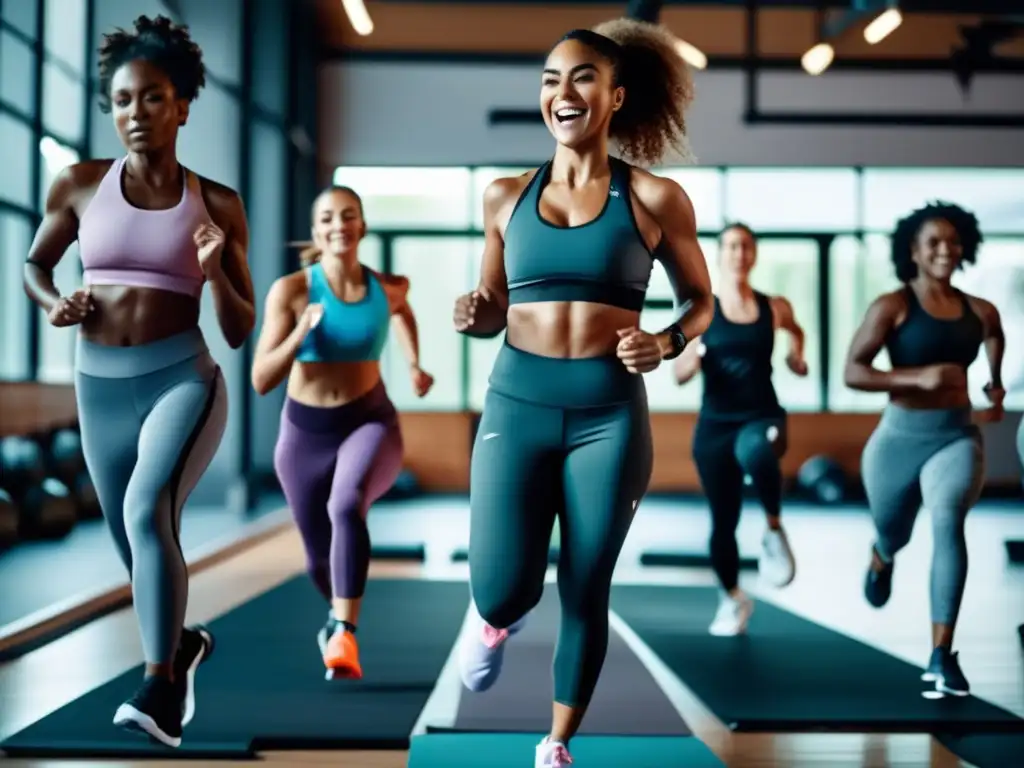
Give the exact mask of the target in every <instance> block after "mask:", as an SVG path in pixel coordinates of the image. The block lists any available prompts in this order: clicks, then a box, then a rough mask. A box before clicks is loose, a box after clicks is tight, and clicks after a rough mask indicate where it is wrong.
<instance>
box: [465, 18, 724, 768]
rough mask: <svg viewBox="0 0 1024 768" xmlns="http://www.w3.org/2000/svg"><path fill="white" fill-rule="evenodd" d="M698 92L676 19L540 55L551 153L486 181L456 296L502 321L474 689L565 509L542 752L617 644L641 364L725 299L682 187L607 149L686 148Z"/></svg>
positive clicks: (645, 443)
mask: <svg viewBox="0 0 1024 768" xmlns="http://www.w3.org/2000/svg"><path fill="white" fill-rule="evenodd" d="M691 98H692V80H691V76H690V73H689V71H688V69H687V67H686V64H685V63H684V62H683V60H682V59H681V58H680V57H679V55H678V54H677V53H676V52H675V48H674V39H673V38H672V36H671V35H670V34H669V33H668V32H666V31H665V30H663V29H662V28H661V27H657V26H654V25H651V24H645V23H642V22H636V21H626V20H619V21H613V22H609V23H606V24H602V25H601V26H599V27H598V28H596V29H595V30H574V31H572V32H570V33H568V34H567V35H565V37H564V38H563V39H562V40H561V41H560V42H559V43H558V45H556V46H555V48H554V49H553V50H552V51H551V53H550V54H549V55H548V59H547V62H546V63H545V66H544V71H543V73H542V74H541V96H540V104H541V111H542V113H543V115H544V120H545V122H546V124H547V126H548V130H549V131H550V132H551V134H552V135H553V136H554V138H555V140H556V142H557V148H556V150H555V155H554V158H553V159H552V160H551V161H550V162H547V163H545V164H544V165H543V166H542V167H541V168H540V169H539V170H537V171H534V172H531V173H527V174H524V175H523V176H520V177H518V178H505V179H499V180H497V181H495V182H494V183H492V184H491V185H490V186H489V187H488V189H487V190H486V192H485V193H484V214H485V226H484V228H485V230H486V245H485V249H484V256H483V263H482V266H481V278H480V283H479V286H478V287H477V289H476V290H475V291H473V292H472V293H470V294H468V295H466V296H463V297H461V298H460V299H459V300H458V301H457V303H456V307H455V327H456V329H457V330H458V331H460V332H462V333H465V334H467V335H471V336H479V337H491V336H495V335H497V334H498V333H500V332H501V331H502V330H505V331H506V336H505V344H504V346H503V347H502V349H501V351H500V353H499V354H498V358H497V360H496V362H495V365H494V369H493V371H492V373H491V378H490V387H489V390H488V393H487V399H486V401H485V405H484V409H483V417H482V419H481V422H480V425H479V428H478V431H477V437H476V444H475V446H474V449H473V456H472V464H471V471H470V541H469V567H470V584H471V589H472V598H473V606H472V613H471V616H470V619H471V620H470V621H469V622H467V630H466V633H465V634H464V635H463V637H462V639H461V641H460V650H459V654H460V668H461V672H462V678H463V681H464V683H465V685H466V686H467V687H469V688H470V689H472V690H476V691H480V690H484V689H486V688H488V687H489V686H490V685H492V684H493V682H494V681H495V679H497V676H498V672H499V670H500V668H501V659H502V653H503V648H504V643H505V641H506V640H507V639H508V638H509V636H510V635H512V634H515V632H516V631H518V628H519V627H521V626H522V621H523V619H524V617H525V616H526V615H527V613H528V612H529V611H530V610H531V609H532V608H533V607H534V606H535V605H536V604H537V602H538V601H539V600H540V597H541V594H542V592H543V589H544V576H545V573H546V571H547V556H548V546H549V544H550V542H551V530H552V526H553V524H554V521H555V519H556V518H557V519H558V520H559V523H560V529H561V532H562V538H561V551H562V555H561V560H560V562H559V565H558V593H559V596H560V598H561V604H562V618H561V625H560V633H559V638H558V647H557V650H556V652H555V659H554V699H555V703H554V706H553V711H552V726H551V731H550V733H549V735H548V736H546V737H545V738H544V739H543V740H542V741H541V743H540V744H539V745H538V746H537V748H536V753H535V757H534V765H535V766H536V767H537V768H556V766H566V765H568V764H569V763H570V762H571V758H570V757H569V752H568V745H569V740H570V738H571V737H572V736H573V734H575V733H576V731H577V729H578V728H579V726H580V723H581V721H582V719H583V715H584V712H585V711H586V708H587V705H588V704H589V702H590V698H591V695H592V694H593V691H594V687H595V685H596V683H597V679H598V676H599V674H600V671H601V667H602V665H603V663H604V657H605V653H606V650H607V644H608V602H609V594H610V589H611V578H612V571H613V569H614V567H615V562H616V560H617V558H618V555H619V551H620V549H621V547H622V544H623V541H624V540H625V538H626V533H627V532H628V530H629V526H630V523H631V521H632V518H633V515H634V514H635V511H636V508H637V505H638V504H639V502H640V500H641V499H642V498H643V496H644V493H645V492H646V490H647V484H648V482H649V480H650V474H651V465H652V445H651V434H650V421H649V416H648V412H647V398H646V393H645V389H644V383H643V377H642V376H641V375H640V374H643V373H646V372H648V371H653V370H654V369H656V368H657V367H658V366H659V364H660V363H661V361H662V360H665V359H670V358H672V357H675V356H677V355H678V354H679V353H680V352H682V350H683V348H684V347H685V346H686V340H687V339H692V338H694V337H695V336H699V335H700V334H701V333H703V332H704V330H705V329H706V328H707V325H708V323H709V322H710V320H711V314H712V312H713V304H712V298H711V286H710V280H709V277H708V271H707V264H706V262H705V260H704V255H703V254H702V253H701V250H700V246H699V245H698V243H697V228H696V223H695V220H694V213H693V206H692V204H691V203H690V200H689V198H688V197H687V195H686V193H685V192H684V191H683V190H682V189H681V188H680V187H679V186H678V185H677V184H676V183H675V182H673V181H670V180H668V179H664V178H659V177H657V176H654V175H652V174H650V173H648V172H646V171H642V170H638V169H636V168H634V167H632V166H631V165H629V164H627V163H626V162H623V161H622V160H618V159H615V158H611V157H609V154H608V141H609V138H612V139H614V140H616V141H617V143H618V144H619V147H620V149H621V151H622V154H623V155H625V156H627V157H629V158H631V159H633V160H634V161H637V162H639V163H642V164H644V165H655V164H657V163H658V162H659V161H660V160H661V158H662V157H663V155H665V154H666V151H667V150H669V149H672V148H675V149H677V150H682V153H684V154H685V149H686V126H685V119H684V114H685V109H686V107H687V106H688V105H689V103H690V101H691ZM654 259H659V260H660V261H661V262H662V264H663V265H664V267H665V270H666V272H667V273H668V275H669V278H670V279H671V281H672V284H673V286H674V287H675V293H676V297H675V298H676V305H677V306H678V307H685V311H682V312H680V314H679V315H678V319H677V321H676V322H675V323H673V324H672V325H671V326H670V327H668V328H666V329H664V330H661V331H657V332H653V333H650V332H646V331H642V330H640V328H639V326H638V323H639V317H640V310H641V308H642V307H643V302H644V296H645V294H646V291H647V285H648V280H649V277H650V274H651V269H652V266H653V261H654ZM485 762H486V761H485Z"/></svg>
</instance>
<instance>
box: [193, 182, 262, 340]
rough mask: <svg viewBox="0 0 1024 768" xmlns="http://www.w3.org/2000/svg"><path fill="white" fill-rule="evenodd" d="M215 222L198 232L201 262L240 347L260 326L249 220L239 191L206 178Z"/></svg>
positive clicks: (227, 332)
mask: <svg viewBox="0 0 1024 768" xmlns="http://www.w3.org/2000/svg"><path fill="white" fill-rule="evenodd" d="M203 186H204V189H203V191H204V195H203V199H204V200H205V202H206V207H207V210H208V211H209V212H210V218H211V219H213V221H212V223H211V224H208V225H204V226H202V227H200V228H199V230H198V231H197V232H196V233H195V240H196V245H197V246H198V247H199V262H200V264H201V265H202V267H203V273H204V274H205V275H206V281H207V282H208V283H209V284H210V291H211V292H212V294H213V304H214V307H215V308H216V311H217V322H218V323H219V324H220V328H221V331H222V332H223V334H224V339H225V340H226V341H227V343H228V344H229V345H230V346H231V348H232V349H238V348H239V347H241V346H242V344H244V343H245V340H246V338H247V337H248V336H249V334H250V333H252V330H253V328H254V327H255V326H256V298H255V292H254V290H253V286H252V275H251V274H250V272H249V256H248V254H249V222H248V220H247V219H246V215H245V206H244V205H243V204H242V199H241V198H240V197H239V196H238V193H237V192H235V191H234V190H232V189H228V188H227V187H224V186H222V185H220V184H215V183H212V182H209V181H206V180H204V182H203Z"/></svg>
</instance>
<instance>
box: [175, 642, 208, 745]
mask: <svg viewBox="0 0 1024 768" xmlns="http://www.w3.org/2000/svg"><path fill="white" fill-rule="evenodd" d="M213 645H214V643H213V635H211V634H210V632H209V630H208V629H206V627H186V628H185V629H184V630H183V631H182V633H181V644H180V645H179V646H178V653H177V655H176V656H175V657H174V681H175V683H176V684H177V685H178V689H179V695H180V697H181V700H182V712H181V725H182V727H184V726H186V725H188V724H189V723H190V722H192V718H193V717H194V716H195V714H196V670H197V669H199V665H200V664H202V663H203V662H204V661H206V660H207V659H208V658H210V656H212V655H213Z"/></svg>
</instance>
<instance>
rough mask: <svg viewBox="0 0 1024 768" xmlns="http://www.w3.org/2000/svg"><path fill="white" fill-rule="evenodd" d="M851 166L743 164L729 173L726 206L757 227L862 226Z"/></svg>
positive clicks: (831, 228)
mask: <svg viewBox="0 0 1024 768" xmlns="http://www.w3.org/2000/svg"><path fill="white" fill-rule="evenodd" d="M857 182H858V178H857V174H856V172H855V171H854V170H853V169H851V168H813V169H786V168H744V169H737V170H729V171H726V173H725V210H726V216H727V218H728V219H730V220H731V221H742V222H744V223H745V224H747V225H748V226H750V227H751V228H753V229H754V230H755V231H758V232H832V231H834V230H846V229H855V228H856V226H857V216H858V208H857Z"/></svg>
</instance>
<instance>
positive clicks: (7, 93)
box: [0, 30, 36, 115]
mask: <svg viewBox="0 0 1024 768" xmlns="http://www.w3.org/2000/svg"><path fill="white" fill-rule="evenodd" d="M35 60H36V54H35V52H34V51H33V50H32V46H30V45H29V44H28V43H26V42H24V41H23V40H22V39H21V38H20V37H17V36H16V35H14V34H12V33H10V32H8V31H7V30H0V101H3V102H5V103H7V104H9V105H10V106H12V107H14V108H15V109H17V110H18V111H19V112H22V113H24V114H26V115H31V114H32V110H33V109H34V103H33V99H34V97H35V89H36V68H35Z"/></svg>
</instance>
